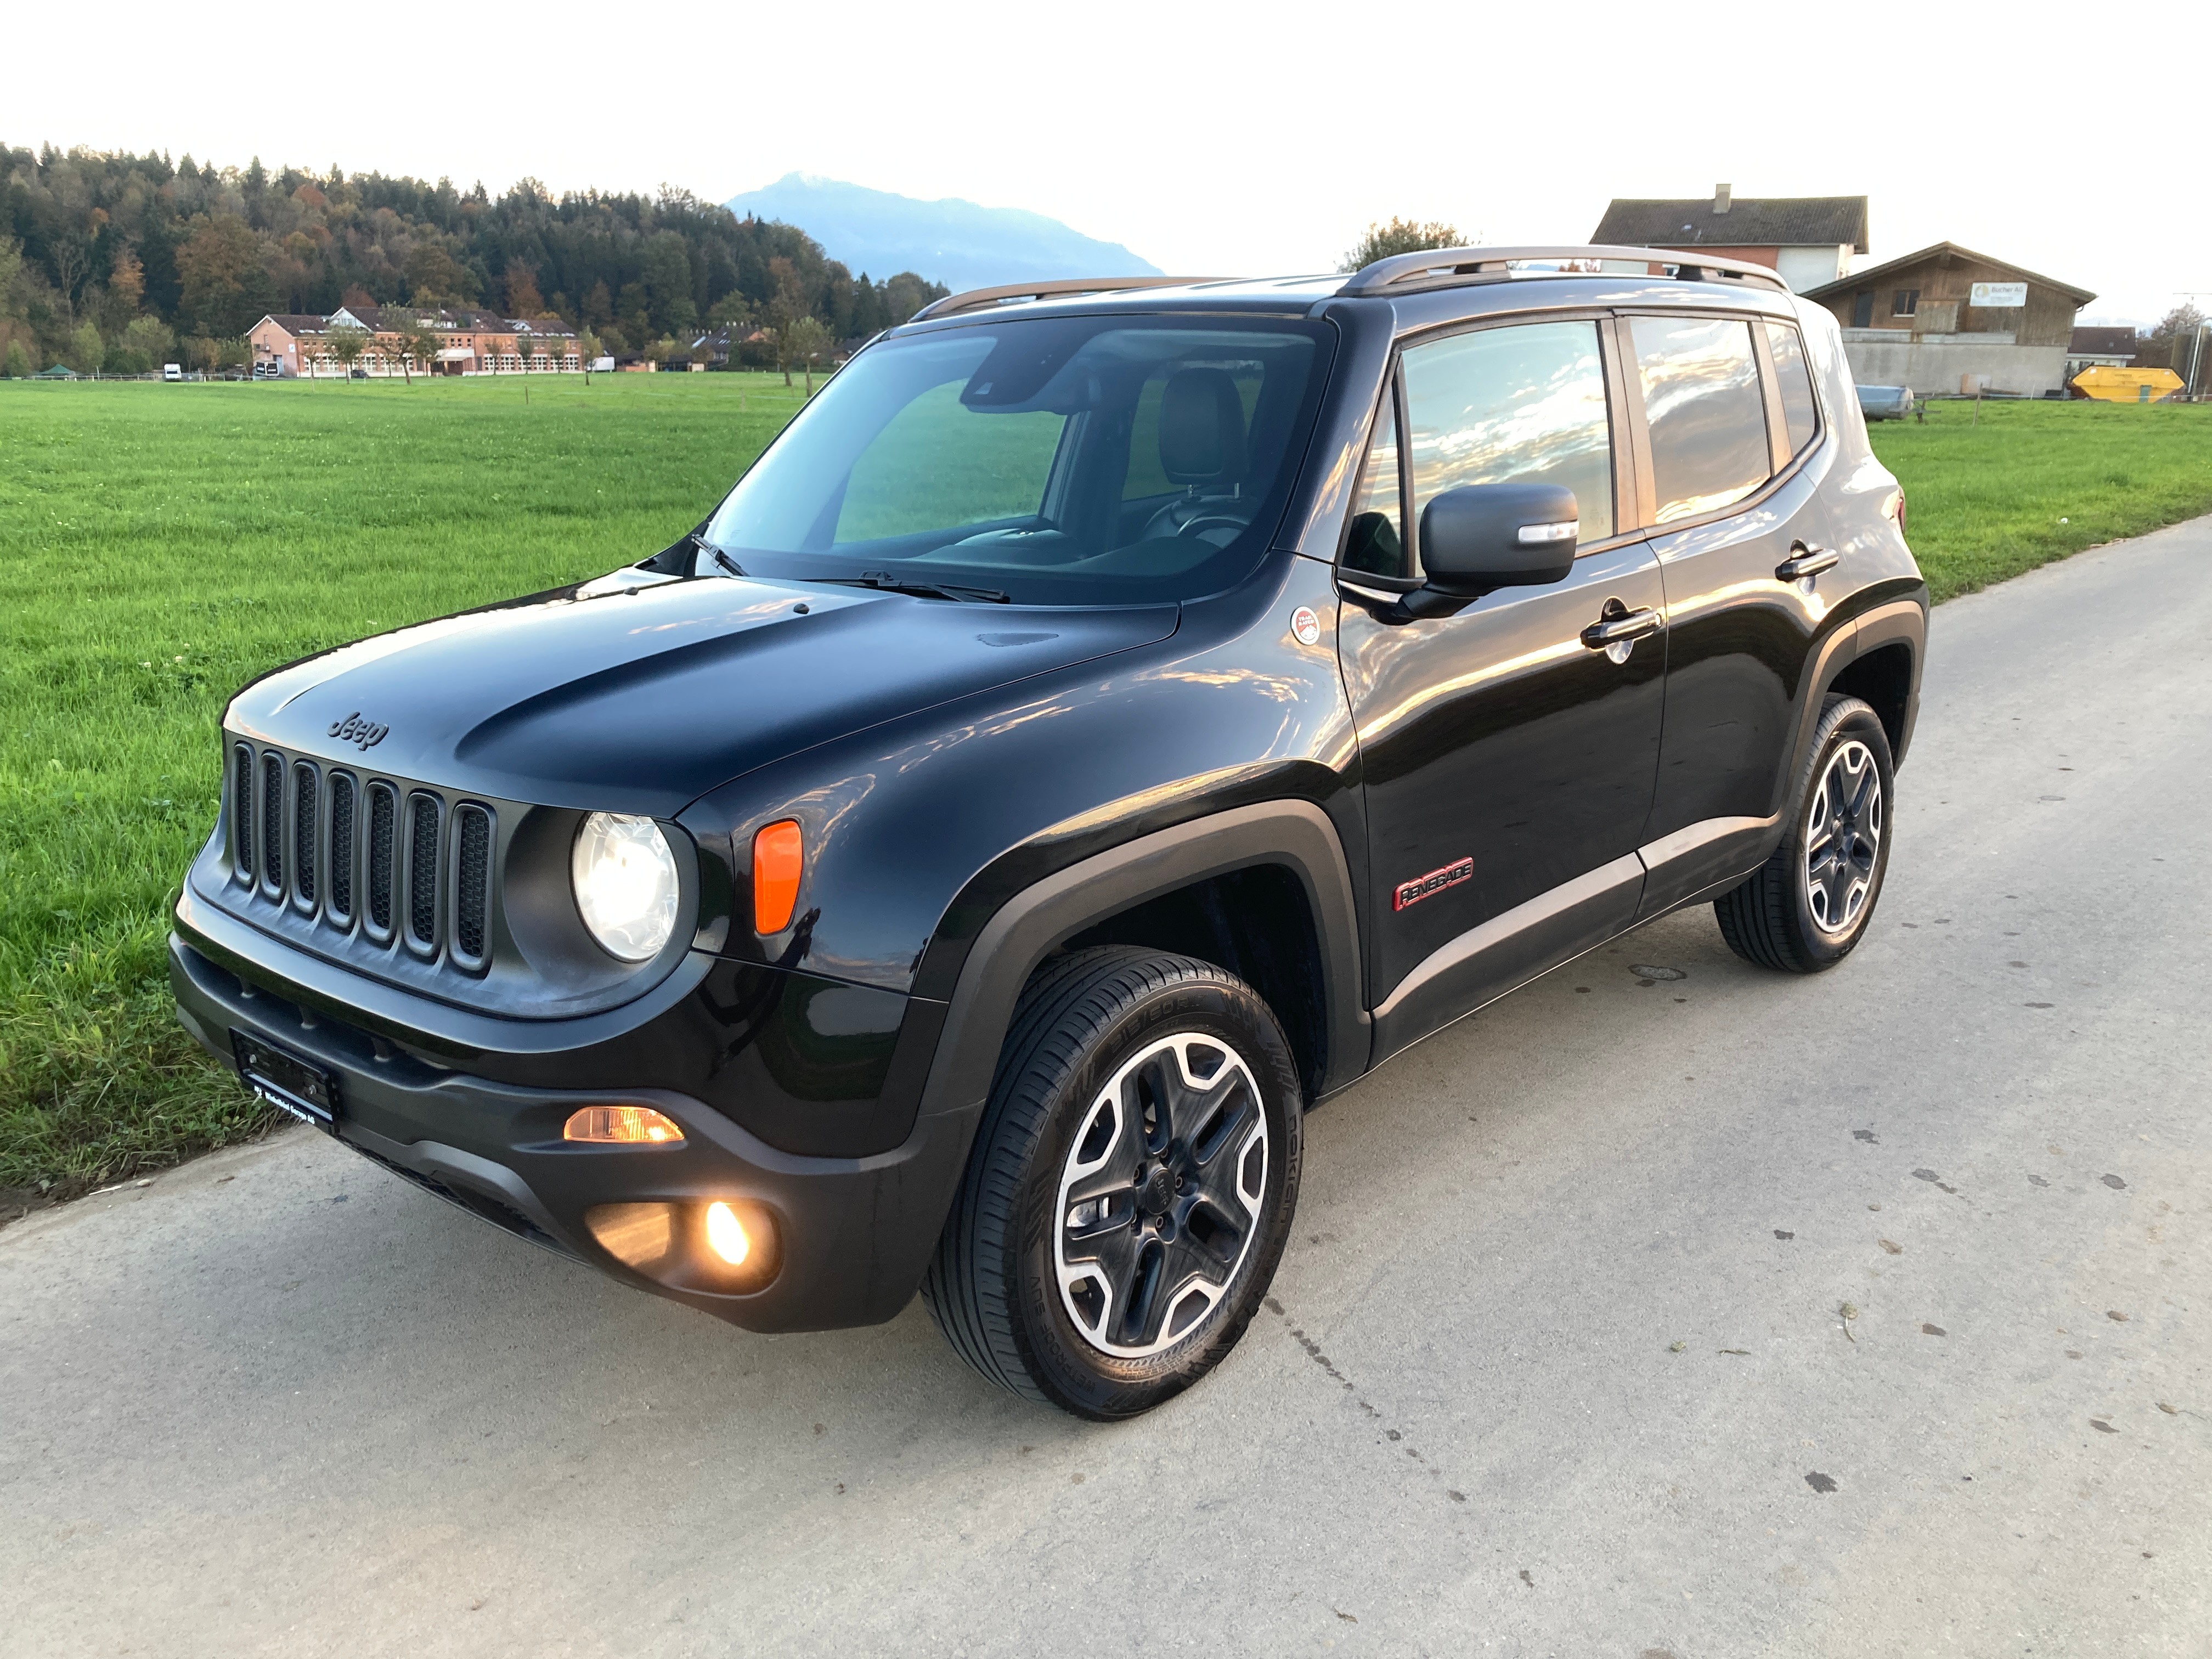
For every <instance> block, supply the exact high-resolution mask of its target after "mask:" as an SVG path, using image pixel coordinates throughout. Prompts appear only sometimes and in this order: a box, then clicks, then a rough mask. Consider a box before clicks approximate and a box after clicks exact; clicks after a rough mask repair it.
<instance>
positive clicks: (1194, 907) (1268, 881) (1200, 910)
mask: <svg viewBox="0 0 2212 1659" xmlns="http://www.w3.org/2000/svg"><path fill="white" fill-rule="evenodd" d="M1091 945H1138V946H1142V947H1144V948H1146V949H1148V950H1154V951H1164V952H1166V953H1168V954H1170V955H1171V956H1184V957H1196V958H1197V959H1198V960H1200V961H1201V962H1210V963H1213V964H1214V965H1215V966H1216V967H1218V968H1223V969H1227V970H1228V971H1229V972H1230V973H1231V974H1234V975H1236V976H1237V978H1239V979H1241V980H1243V981H1244V982H1245V983H1246V984H1247V985H1249V986H1250V987H1252V988H1253V990H1255V992H1257V993H1258V994H1259V996H1260V1000H1261V1001H1263V1002H1265V1003H1266V1004H1267V1006H1268V1007H1269V1008H1270V1009H1272V1010H1273V1012H1274V1015H1275V1021H1276V1024H1279V1025H1280V1026H1281V1027H1282V1028H1283V1035H1284V1036H1285V1039H1287V1040H1288V1042H1289V1043H1290V1045H1291V1054H1292V1056H1293V1057H1294V1058H1295V1059H1296V1060H1297V1066H1298V1079H1299V1081H1300V1083H1301V1084H1302V1085H1304V1090H1305V1094H1306V1098H1307V1099H1309V1100H1311V1099H1313V1098H1315V1097H1317V1096H1318V1095H1320V1094H1321V1093H1322V1086H1323V1079H1325V1078H1326V1077H1327V1076H1328V1073H1329V1069H1330V1060H1331V1059H1332V1056H1331V1054H1330V1053H1329V1030H1328V976H1327V974H1326V972H1325V970H1324V968H1323V954H1322V953H1323V950H1324V947H1323V945H1322V938H1321V931H1320V927H1319V925H1318V924H1317V923H1316V921H1315V920H1314V914H1313V905H1312V903H1311V902H1310V900H1309V899H1308V897H1307V895H1306V888H1305V884H1304V882H1302V881H1301V880H1299V878H1298V874H1297V871H1296V870H1294V869H1293V868H1292V867H1291V866H1290V865H1288V864H1252V865H1246V866H1243V867H1242V868H1239V869H1235V870H1227V871H1224V872H1220V873H1219V874H1218V875H1212V876H1207V877H1205V878H1201V879H1200V880H1197V881H1194V882H1191V883H1189V884H1188V885H1186V886H1182V887H1178V888H1176V889H1175V890H1173V891H1171V892H1166V893H1162V894H1159V895H1158V896H1155V897H1152V898H1149V899H1146V900H1144V901H1142V902H1139V903H1136V904H1133V905H1131V906H1129V907H1128V908H1127V909H1124V910H1121V911H1119V912H1117V913H1115V915H1111V916H1109V917H1107V918H1105V919H1104V920H1103V921H1098V922H1095V923H1093V924H1092V925H1091V926H1090V927H1086V928H1085V929H1084V930H1083V931H1082V932H1081V933H1078V934H1076V935H1075V936H1074V937H1073V938H1072V939H1069V940H1068V941H1067V942H1066V945H1064V946H1063V947H1062V948H1063V949H1064V950H1067V951H1078V950H1082V949H1085V948H1086V947H1088V946H1091Z"/></svg>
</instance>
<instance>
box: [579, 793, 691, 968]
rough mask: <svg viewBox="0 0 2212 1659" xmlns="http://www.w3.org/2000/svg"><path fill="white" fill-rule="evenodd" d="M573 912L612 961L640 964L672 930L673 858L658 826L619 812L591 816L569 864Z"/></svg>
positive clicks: (673, 909)
mask: <svg viewBox="0 0 2212 1659" xmlns="http://www.w3.org/2000/svg"><path fill="white" fill-rule="evenodd" d="M568 872H569V877H570V879H571V880H573V881H574V884H575V887H576V908H577V909H578V910H579V911H580V912H581V913H582V914H583V917H584V926H585V927H588V928H590V929H591V931H592V938H593V939H597V940H599V944H600V945H602V946H603V947H604V948H605V950H606V951H607V953H608V954H609V955H610V956H615V957H621V958H622V960H623V961H624V962H643V961H645V960H646V959H647V957H651V956H653V955H655V954H656V953H658V952H659V949H660V947H661V946H662V945H665V944H667V943H668V936H669V934H671V933H673V932H675V930H676V891H677V887H676V858H675V855H674V854H671V852H670V851H669V850H668V842H667V839H666V838H665V836H662V835H661V833H660V826H659V824H657V823H654V822H653V820H652V819H651V818H641V817H630V816H629V814H627V813H623V812H594V813H592V816H591V817H587V818H586V819H585V820H584V827H583V828H582V829H579V830H578V831H577V832H576V847H575V851H574V853H573V854H570V856H569V860H568Z"/></svg>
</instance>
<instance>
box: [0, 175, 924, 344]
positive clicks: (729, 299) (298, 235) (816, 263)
mask: <svg viewBox="0 0 2212 1659" xmlns="http://www.w3.org/2000/svg"><path fill="white" fill-rule="evenodd" d="M944 293H945V289H943V288H942V287H939V286H938V285H936V284H934V283H928V282H926V281H924V280H923V279H922V278H921V276H917V275H916V274H915V273H914V272H912V271H901V272H899V273H898V274H896V275H895V276H890V277H887V278H884V279H882V280H876V279H872V278H871V277H870V276H868V275H867V274H866V272H862V273H860V274H859V275H857V276H856V275H854V273H853V272H851V271H849V270H847V269H846V268H845V267H844V266H843V265H842V264H839V263H838V262H837V261H836V260H834V259H832V258H829V257H828V256H827V255H826V254H824V253H823V250H822V247H821V245H820V244H819V243H817V242H816V241H815V240H813V238H811V237H810V236H809V235H807V234H806V233H805V231H804V230H802V229H800V228H798V227H796V226H793V225H786V224H778V223H775V222H771V221H766V220H758V219H750V218H748V219H739V218H738V217H737V216H735V215H733V214H732V213H731V212H730V210H728V209H726V208H724V207H720V206H717V205H715V204H712V203H708V202H702V201H701V200H700V199H699V198H698V197H696V196H694V195H692V194H691V193H690V191H683V190H675V189H671V188H667V187H664V188H663V189H662V191H660V193H659V195H657V196H652V197H647V196H641V195H621V194H611V195H609V194H601V193H600V192H599V191H583V192H580V193H579V192H570V193H568V194H564V195H562V196H560V197H555V196H554V195H553V194H552V193H551V192H550V191H548V190H546V189H545V187H544V185H540V184H538V182H537V181H536V180H534V179H523V180H522V181H521V182H520V183H518V184H517V185H514V186H513V188H512V189H510V190H508V191H507V192H506V193H505V194H503V195H501V196H499V197H492V196H491V195H489V193H488V192H487V191H485V189H484V187H483V185H481V184H479V185H475V186H474V187H473V188H471V189H469V190H466V191H462V190H459V189H457V188H456V187H455V186H454V185H453V182H452V180H450V179H440V180H439V181H438V182H437V183H436V184H435V185H432V184H426V183H424V182H423V181H422V180H421V179H407V178H387V177H386V176H385V175H383V174H381V173H354V174H351V175H348V174H346V173H343V172H342V171H340V170H339V169H337V168H336V167H333V168H331V171H330V172H328V173H313V172H307V171H304V170H302V169H301V168H297V167H284V168H283V169H281V170H278V171H275V172H272V171H270V169H268V168H266V167H263V166H262V164H261V162H260V161H259V160H258V158H257V159H255V160H254V161H252V163H251V165H249V166H247V167H245V168H243V169H241V168H239V167H216V165H215V164H214V163H213V162H211V161H207V162H195V161H193V160H192V159H191V156H189V155H187V156H185V157H184V158H183V159H182V160H180V161H177V162H176V163H174V164H173V165H172V164H171V162H170V161H169V159H168V157H167V155H154V154H150V153H149V154H148V155H128V154H123V153H117V154H108V153H105V152H101V151H95V150H88V149H70V150H67V151H63V150H58V149H55V148H53V147H52V145H48V146H46V147H45V148H43V149H40V150H38V151H37V152H35V153H33V151H31V150H28V149H10V148H8V147H7V146H5V145H0V369H4V371H5V372H6V373H8V374H14V375H21V374H30V373H32V372H33V371H34V370H35V369H39V368H46V367H47V366H48V365H50V364H52V363H66V364H68V365H69V366H70V368H75V369H76V370H77V371H78V372H79V373H81V374H82V373H90V372H92V371H93V370H94V369H104V370H106V371H107V372H109V373H141V372H143V371H144V370H146V369H147V368H153V367H157V366H158V365H159V364H160V363H161V362H164V361H177V360H178V359H179V357H180V356H181V357H185V358H189V359H191V361H194V362H202V363H205V364H208V365H210V366H211V365H215V364H218V363H222V362H243V361H244V360H245V356H246V351H245V347H244V343H243V341H242V339H241V337H242V336H243V335H244V333H245V331H246V330H247V329H248V328H251V327H252V325H253V324H254V323H255V322H257V321H258V320H259V319H260V318H261V317H262V316H263V315H264V313H271V312H278V313H282V312H311V313H328V312H331V311H333V310H335V309H337V307H339V306H340V305H344V304H354V305H362V304H368V305H408V306H417V307H432V306H483V307H488V308H489V309H492V310H495V311H497V312H499V313H501V315H502V316H507V317H524V318H533V319H534V318H539V317H549V316H557V317H559V318H561V319H562V320H563V321H565V322H567V323H568V325H570V326H572V327H574V328H577V329H580V330H583V331H588V333H589V334H591V335H592V337H593V338H592V341H591V342H588V343H590V344H593V345H595V346H596V347H597V348H598V349H602V350H605V351H609V352H616V353H621V352H641V353H645V354H647V355H657V356H666V355H668V354H669V353H670V352H671V351H672V350H675V349H678V347H681V346H689V344H690V338H689V337H688V333H689V331H696V329H697V328H699V327H700V326H702V325H708V324H720V323H725V322H739V323H757V324H759V325H761V326H763V328H765V329H767V330H769V332H770V335H771V337H774V336H775V334H778V333H806V334H810V335H811V334H813V332H814V330H813V327H812V326H811V325H800V326H799V327H798V328H796V329H794V326H793V325H798V324H799V319H803V318H811V319H813V323H814V325H818V326H819V331H820V334H821V335H826V337H828V339H829V340H831V341H852V340H855V339H859V338H864V337H866V336H868V335H870V334H872V333H874V332H875V331H877V330H878V329H881V328H885V327H888V326H890V325H893V324H896V323H900V322H903V321H905V320H906V319H907V318H908V317H910V316H912V315H913V314H914V313H915V311H917V310H919V309H920V308H921V307H922V306H923V305H925V304H927V302H928V301H930V300H933V299H935V298H938V297H939V296H941V295H943V294H944ZM679 337H682V338H679Z"/></svg>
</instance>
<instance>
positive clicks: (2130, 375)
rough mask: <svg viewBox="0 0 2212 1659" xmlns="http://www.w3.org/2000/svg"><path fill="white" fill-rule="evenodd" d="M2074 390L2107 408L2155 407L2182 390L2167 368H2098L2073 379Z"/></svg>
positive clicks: (2179, 383)
mask: <svg viewBox="0 0 2212 1659" xmlns="http://www.w3.org/2000/svg"><path fill="white" fill-rule="evenodd" d="M2073 384H2074V389H2075V391H2076V392H2080V393H2081V395H2082V396H2083V397H2085V398H2098V399H2100V400H2101V401H2102V402H2105V403H2108V404H2154V403H2157V402H2158V401H2160V399H2161V398H2171V397H2172V395H2173V394H2174V393H2175V392H2179V391H2180V390H2181V376H2179V374H2175V373H2174V372H2173V371H2172V369H2170V368H2112V366H2110V365H2109V364H2101V363H2100V364H2099V365H2098V366H2097V367H2096V368H2085V369H2083V370H2082V371H2081V373H2080V374H2076V375H2075V377H2074V382H2073Z"/></svg>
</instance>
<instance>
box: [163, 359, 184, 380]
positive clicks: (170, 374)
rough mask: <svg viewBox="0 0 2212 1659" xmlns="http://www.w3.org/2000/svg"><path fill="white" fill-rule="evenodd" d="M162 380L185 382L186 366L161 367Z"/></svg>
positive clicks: (173, 364) (166, 365)
mask: <svg viewBox="0 0 2212 1659" xmlns="http://www.w3.org/2000/svg"><path fill="white" fill-rule="evenodd" d="M161 378H162V379H163V380H183V379H184V378H185V369H184V365H183V364H181V363H163V364H162V365H161Z"/></svg>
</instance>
